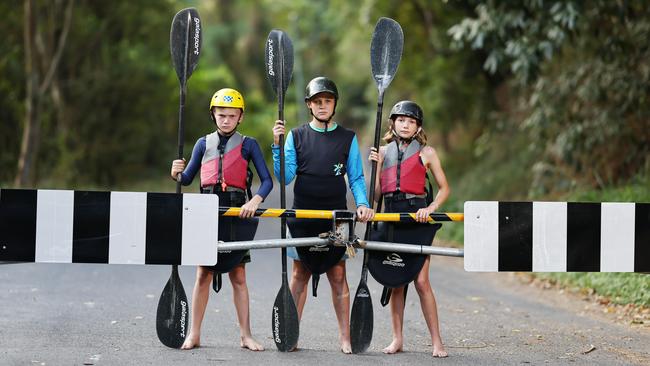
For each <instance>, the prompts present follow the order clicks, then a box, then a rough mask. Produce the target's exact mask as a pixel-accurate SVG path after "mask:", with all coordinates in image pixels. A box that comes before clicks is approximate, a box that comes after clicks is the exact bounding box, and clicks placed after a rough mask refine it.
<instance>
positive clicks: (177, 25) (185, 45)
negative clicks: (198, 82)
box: [169, 8, 202, 85]
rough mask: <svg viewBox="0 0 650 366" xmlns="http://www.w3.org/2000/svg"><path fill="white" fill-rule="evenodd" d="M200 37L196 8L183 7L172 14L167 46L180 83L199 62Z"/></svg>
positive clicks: (184, 81) (183, 82) (199, 19)
mask: <svg viewBox="0 0 650 366" xmlns="http://www.w3.org/2000/svg"><path fill="white" fill-rule="evenodd" d="M201 39H202V36H201V18H199V13H198V12H197V11H196V9H194V8H187V9H183V10H181V11H179V12H178V13H176V15H174V19H173V20H172V29H171V31H170V32H169V48H170V50H171V53H172V63H173V64H174V69H175V70H176V75H177V76H178V80H179V81H180V83H181V85H185V83H186V82H187V80H188V79H189V78H190V75H192V72H193V71H194V69H195V68H196V65H197V63H198V62H199V55H200V54H201Z"/></svg>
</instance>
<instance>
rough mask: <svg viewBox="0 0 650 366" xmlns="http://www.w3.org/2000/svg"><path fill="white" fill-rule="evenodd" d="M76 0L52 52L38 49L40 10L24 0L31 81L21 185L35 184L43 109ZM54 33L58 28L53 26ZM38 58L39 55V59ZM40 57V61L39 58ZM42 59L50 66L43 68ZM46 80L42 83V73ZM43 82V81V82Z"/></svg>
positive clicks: (27, 75) (20, 159) (28, 77)
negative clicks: (38, 13)
mask: <svg viewBox="0 0 650 366" xmlns="http://www.w3.org/2000/svg"><path fill="white" fill-rule="evenodd" d="M73 3H74V0H70V1H69V2H68V4H67V6H66V9H65V17H64V23H63V28H62V31H61V34H60V36H59V40H58V43H57V44H56V45H54V46H52V47H51V49H52V50H54V52H51V53H48V52H46V51H45V50H44V49H45V47H44V46H43V45H41V48H42V49H40V50H39V49H37V41H41V42H42V39H43V38H42V37H41V36H40V34H39V33H38V29H37V14H36V9H35V6H34V0H25V1H24V13H25V14H24V24H25V31H24V32H25V33H24V44H25V80H26V83H27V87H26V89H27V90H26V95H25V119H24V127H23V137H22V140H21V146H20V156H19V157H18V171H17V173H16V178H15V179H14V186H16V187H17V188H20V187H24V186H25V185H32V184H33V183H34V182H33V177H34V170H35V165H36V164H35V159H36V156H37V152H38V145H39V132H40V118H39V115H40V111H41V105H42V100H43V96H44V95H45V93H46V92H47V91H48V89H49V88H50V86H51V84H52V80H53V79H54V78H55V73H56V71H57V67H58V65H59V62H60V60H61V56H62V53H63V49H64V47H65V43H66V40H67V37H68V33H69V31H70V25H71V23H72V7H73ZM50 31H51V32H52V34H55V33H56V31H57V30H56V29H51V30H50ZM37 58H38V59H37ZM39 61H40V62H39ZM39 63H40V64H42V65H47V67H45V66H44V67H43V69H42V70H41V68H39ZM42 75H43V76H44V77H43V81H42V83H41V76H42ZM39 84H40V85H39Z"/></svg>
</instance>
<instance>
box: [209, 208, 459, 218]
mask: <svg viewBox="0 0 650 366" xmlns="http://www.w3.org/2000/svg"><path fill="white" fill-rule="evenodd" d="M240 211H241V208H239V207H219V216H231V217H232V216H239V213H240ZM255 216H258V217H276V218H281V217H292V218H297V219H330V220H331V219H332V218H333V217H334V211H331V210H294V209H281V208H260V209H257V210H256V211H255ZM463 220H464V215H463V214H462V213H453V212H446V213H437V212H435V213H432V214H431V215H429V222H443V221H456V222H462V221H463ZM372 221H390V222H416V220H415V213H405V212H396V213H378V214H375V217H374V219H373V220H372Z"/></svg>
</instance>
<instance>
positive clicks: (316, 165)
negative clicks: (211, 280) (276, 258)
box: [272, 77, 374, 353]
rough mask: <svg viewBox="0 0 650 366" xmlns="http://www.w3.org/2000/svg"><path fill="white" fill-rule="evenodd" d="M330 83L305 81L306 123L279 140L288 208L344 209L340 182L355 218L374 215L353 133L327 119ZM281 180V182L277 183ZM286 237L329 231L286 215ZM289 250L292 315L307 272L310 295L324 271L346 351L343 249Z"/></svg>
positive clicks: (332, 98)
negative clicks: (290, 192) (290, 194)
mask: <svg viewBox="0 0 650 366" xmlns="http://www.w3.org/2000/svg"><path fill="white" fill-rule="evenodd" d="M338 97H339V94H338V89H337V88H336V84H334V82H333V81H332V80H330V79H328V78H326V77H317V78H315V79H313V80H311V81H310V82H309V84H307V88H306V93H305V102H306V104H307V108H308V109H309V111H310V112H311V116H312V118H311V121H310V122H309V123H305V124H303V125H302V126H300V127H297V128H294V129H293V130H291V132H290V133H289V134H288V135H287V138H286V141H285V146H284V150H285V157H286V160H285V173H286V174H285V177H286V182H285V184H289V183H290V182H291V181H292V180H293V179H294V178H295V179H296V183H295V184H294V201H293V208H297V209H323V210H332V209H343V210H345V209H347V201H346V194H347V188H346V182H345V175H347V177H348V181H349V187H350V190H351V191H352V194H353V196H354V200H355V203H356V206H357V207H356V211H357V216H358V218H359V220H360V221H363V222H365V221H367V220H369V219H371V218H372V217H373V216H374V211H373V210H372V209H370V208H369V204H368V199H367V196H366V187H365V179H364V175H363V164H362V161H361V155H360V153H359V145H358V142H357V138H356V135H355V134H354V132H353V131H351V130H348V129H346V128H344V127H342V126H340V125H338V124H337V123H336V122H334V121H332V117H333V116H334V113H335V111H336V104H337V101H338ZM284 132H285V128H284V121H276V122H275V126H274V127H273V136H274V141H275V143H274V145H273V148H272V149H273V163H274V171H275V176H276V177H279V175H280V174H279V172H280V161H279V155H280V147H279V146H278V141H279V137H280V135H281V134H284ZM281 184H282V183H281ZM287 223H288V226H289V231H290V233H291V236H292V237H294V238H297V237H313V236H317V235H318V234H320V233H322V232H325V231H328V230H330V229H331V222H329V221H327V220H304V219H300V220H297V219H293V220H292V219H289V220H288V221H287ZM297 252H298V253H297V255H296V250H295V248H289V251H288V255H289V256H290V257H292V258H293V259H294V261H293V272H292V276H291V284H290V288H291V293H292V295H293V297H294V299H295V301H296V303H297V308H298V317H299V318H300V317H301V316H302V310H303V307H304V305H305V301H306V297H307V283H308V282H309V276H310V275H313V276H314V277H312V282H313V284H314V286H313V288H314V295H315V291H316V284H317V283H318V276H319V275H320V274H321V273H327V278H328V279H329V282H330V286H331V288H332V300H333V302H334V309H335V312H336V317H337V320H338V324H339V339H340V342H341V351H342V352H343V353H352V347H351V345H350V315H349V313H350V290H349V288H348V283H347V279H346V274H345V260H344V259H345V257H344V253H345V248H338V247H337V248H333V247H331V246H327V247H323V248H320V247H305V248H299V250H297Z"/></svg>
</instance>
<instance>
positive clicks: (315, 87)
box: [305, 76, 339, 101]
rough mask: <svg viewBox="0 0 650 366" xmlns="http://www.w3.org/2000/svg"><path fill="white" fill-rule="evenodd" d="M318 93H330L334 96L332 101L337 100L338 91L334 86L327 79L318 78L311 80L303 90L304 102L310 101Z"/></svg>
mask: <svg viewBox="0 0 650 366" xmlns="http://www.w3.org/2000/svg"><path fill="white" fill-rule="evenodd" d="M318 93H330V94H332V95H334V99H336V100H337V101H338V100H339V90H338V88H337V87H336V84H334V82H333V81H332V80H330V79H329V78H326V77H324V76H319V77H317V78H313V79H312V80H311V81H310V82H309V84H307V87H306V88H305V101H308V100H310V99H311V98H313V97H314V95H316V94H318Z"/></svg>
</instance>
